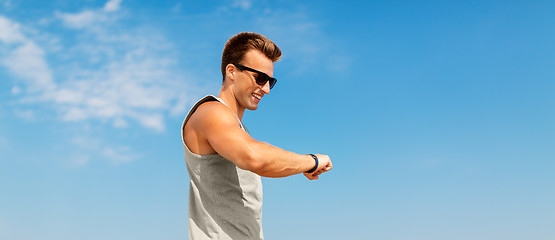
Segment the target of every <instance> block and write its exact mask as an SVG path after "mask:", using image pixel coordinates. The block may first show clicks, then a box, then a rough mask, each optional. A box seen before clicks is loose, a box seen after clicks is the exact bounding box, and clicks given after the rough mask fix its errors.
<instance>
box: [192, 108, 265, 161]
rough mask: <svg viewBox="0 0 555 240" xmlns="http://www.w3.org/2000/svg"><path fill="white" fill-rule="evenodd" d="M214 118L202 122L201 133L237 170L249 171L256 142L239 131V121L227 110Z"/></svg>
mask: <svg viewBox="0 0 555 240" xmlns="http://www.w3.org/2000/svg"><path fill="white" fill-rule="evenodd" d="M226 110H227V109H226ZM212 116H214V115H212ZM216 116H218V117H212V118H207V119H209V120H208V121H204V124H203V125H204V126H203V129H204V131H203V132H204V134H205V136H206V139H207V140H208V142H209V143H210V145H211V146H212V148H214V150H215V151H216V152H217V153H218V154H220V155H221V156H222V157H224V158H225V159H227V160H229V161H231V162H233V163H234V164H235V165H237V166H238V167H239V168H242V169H249V168H250V165H251V163H252V162H250V161H252V159H253V155H252V154H253V152H254V151H253V150H252V148H253V146H254V145H255V144H256V140H254V139H253V138H252V137H251V136H250V135H249V134H248V133H247V132H245V131H244V130H243V129H241V127H240V125H239V120H238V119H237V118H236V117H235V115H234V114H233V113H232V112H230V111H229V110H227V111H220V112H219V113H218V114H217V115H216Z"/></svg>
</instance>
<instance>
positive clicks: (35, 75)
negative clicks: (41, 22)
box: [0, 16, 55, 92]
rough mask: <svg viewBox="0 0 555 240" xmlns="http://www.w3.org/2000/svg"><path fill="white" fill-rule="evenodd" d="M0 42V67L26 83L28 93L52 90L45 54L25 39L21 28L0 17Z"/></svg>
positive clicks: (50, 73)
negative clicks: (1, 54) (0, 54)
mask: <svg viewBox="0 0 555 240" xmlns="http://www.w3.org/2000/svg"><path fill="white" fill-rule="evenodd" d="M0 42H1V43H3V46H4V47H3V48H2V50H3V51H2V52H4V54H3V55H4V56H2V57H1V58H0V65H2V66H4V67H6V68H7V69H8V70H9V71H10V72H11V73H12V74H14V75H16V76H18V77H19V78H20V79H21V80H23V81H25V82H26V83H27V86H28V89H27V90H29V91H30V92H37V91H39V90H43V89H53V88H55V84H54V82H53V78H52V70H51V69H50V67H49V66H48V64H47V62H46V61H45V59H44V57H45V53H44V50H43V49H42V48H40V47H39V46H38V45H37V44H36V43H35V42H34V41H33V40H31V39H29V38H27V37H25V35H24V34H23V33H22V32H21V26H20V25H19V24H17V23H15V22H13V21H10V20H9V19H7V18H5V17H3V16H0Z"/></svg>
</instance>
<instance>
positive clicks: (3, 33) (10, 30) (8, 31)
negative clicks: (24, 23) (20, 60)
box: [0, 16, 26, 43]
mask: <svg viewBox="0 0 555 240" xmlns="http://www.w3.org/2000/svg"><path fill="white" fill-rule="evenodd" d="M25 40H26V38H25V37H24V36H23V34H21V32H20V26H19V24H17V23H14V22H12V21H10V20H9V19H7V18H5V17H3V16H0V41H2V42H4V43H20V42H23V41H25Z"/></svg>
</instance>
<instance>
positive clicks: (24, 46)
mask: <svg viewBox="0 0 555 240" xmlns="http://www.w3.org/2000/svg"><path fill="white" fill-rule="evenodd" d="M553 10H555V3H553V2H551V1H418V2H415V1H360V2H356V3H351V2H340V1H254V0H228V1H179V0H174V1H140V0H121V1H120V0H110V1H96V0H87V1H66V0H54V1H38V0H34V1H33V0H30V1H17V0H0V79H1V81H0V153H1V154H0V192H1V195H0V239H17V240H20V239H21V240H23V239H56V240H65V239H68V240H69V239H185V238H186V236H187V223H186V219H187V189H188V182H187V181H188V178H187V174H186V168H185V164H184V160H183V152H182V146H181V143H180V135H179V134H180V133H179V128H180V125H181V122H182V119H183V117H184V115H185V114H186V111H187V110H188V108H189V107H190V106H191V104H192V103H194V102H195V101H196V100H197V99H198V98H200V97H202V96H204V95H206V94H217V92H218V91H219V86H220V84H221V75H220V73H219V64H220V57H221V51H222V48H223V45H224V43H225V41H226V40H227V39H228V38H229V37H231V36H232V35H234V34H236V33H238V32H241V31H254V32H259V33H262V34H264V35H266V36H268V37H269V38H270V39H272V40H273V41H274V42H276V43H277V44H278V46H280V48H281V49H282V51H283V53H284V56H283V58H282V60H281V61H279V62H278V63H276V64H275V71H274V76H275V77H276V78H277V79H278V84H277V85H276V87H275V88H274V89H272V93H271V94H270V95H269V96H267V97H265V98H264V101H263V102H262V103H261V105H260V107H259V110H257V111H255V112H247V113H246V114H245V117H244V122H245V124H246V125H247V126H248V127H249V130H250V131H251V134H252V135H253V137H254V138H256V139H259V140H261V141H265V142H269V143H271V144H273V145H276V146H279V147H282V148H284V149H287V150H291V151H294V152H298V153H313V152H317V153H324V154H329V155H330V156H331V157H332V160H333V163H334V169H333V170H332V171H331V172H329V173H328V174H326V175H323V176H322V177H321V179H320V180H318V181H308V180H306V179H305V178H304V177H303V176H293V177H289V178H281V179H266V178H264V179H263V184H264V207H263V224H264V232H265V236H266V238H267V239H392V240H397V239H398V240H401V239H403V240H405V239H411V240H412V239H426V240H430V239H438V240H439V239H461V240H462V239H465V240H466V239H488V240H489V239H536V240H539V239H553V238H554V237H555V228H553V222H555V205H554V204H553V202H555V190H554V187H555V175H554V174H553V172H554V171H555V163H554V160H555V151H554V149H555V125H554V123H555V97H554V96H555V94H554V93H555V81H554V79H555V70H554V69H555V68H554V66H555V65H554V64H555V45H554V44H553V42H555V32H554V30H553V29H555V17H553Z"/></svg>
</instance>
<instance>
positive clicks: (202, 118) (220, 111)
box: [189, 101, 238, 129]
mask: <svg viewBox="0 0 555 240" xmlns="http://www.w3.org/2000/svg"><path fill="white" fill-rule="evenodd" d="M189 121H190V122H191V125H193V126H194V127H195V128H201V129H204V128H213V127H218V126H222V125H224V126H225V125H235V124H237V123H238V120H237V118H236V116H235V114H233V112H232V111H231V110H230V109H229V108H228V107H227V106H225V105H224V104H222V103H220V102H217V101H211V102H206V103H203V104H201V105H200V106H199V107H198V108H197V110H196V111H195V113H194V114H193V115H192V116H191V119H189Z"/></svg>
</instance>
